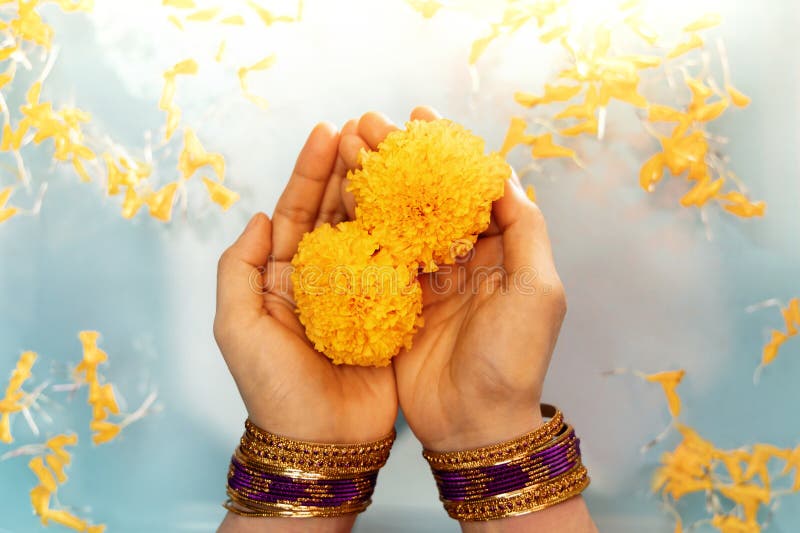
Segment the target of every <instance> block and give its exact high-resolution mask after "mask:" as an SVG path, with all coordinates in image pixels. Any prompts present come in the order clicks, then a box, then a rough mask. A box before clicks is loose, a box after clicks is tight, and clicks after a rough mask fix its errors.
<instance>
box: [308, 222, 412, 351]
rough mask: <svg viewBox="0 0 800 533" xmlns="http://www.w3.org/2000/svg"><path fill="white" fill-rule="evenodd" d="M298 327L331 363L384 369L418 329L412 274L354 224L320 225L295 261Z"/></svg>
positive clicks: (309, 237)
mask: <svg viewBox="0 0 800 533" xmlns="http://www.w3.org/2000/svg"><path fill="white" fill-rule="evenodd" d="M292 266H293V267H294V272H293V273H292V284H293V286H294V299H295V302H296V303H297V312H298V315H299V317H300V322H301V323H302V324H303V326H305V328H306V335H307V336H308V338H309V340H311V342H313V343H314V348H316V349H317V350H318V351H320V352H322V353H324V354H325V355H326V356H328V357H329V358H330V359H332V360H333V362H334V363H336V364H341V363H345V364H351V365H361V366H370V365H373V366H386V365H388V364H389V362H390V360H391V358H392V357H394V356H395V355H397V353H398V352H399V351H400V349H401V348H403V347H406V348H410V347H411V340H412V338H413V336H414V332H415V331H416V330H417V327H419V326H421V325H422V317H421V313H422V290H421V288H420V284H419V282H418V281H417V279H416V276H415V274H416V269H414V268H412V267H409V266H407V265H397V264H396V263H395V262H394V259H393V257H392V256H391V255H390V254H389V253H388V252H386V251H385V250H382V249H381V248H380V247H379V245H378V240H377V239H376V238H375V237H373V236H371V235H370V234H369V233H368V232H367V231H366V230H365V229H364V228H363V227H361V225H360V224H359V223H358V222H343V223H341V224H338V225H337V226H336V227H332V226H331V225H330V224H323V225H321V226H319V227H317V228H316V229H315V230H314V231H312V232H310V233H307V234H306V235H305V236H304V237H303V239H302V240H301V241H300V245H299V246H298V248H297V253H296V254H295V256H294V258H293V259H292Z"/></svg>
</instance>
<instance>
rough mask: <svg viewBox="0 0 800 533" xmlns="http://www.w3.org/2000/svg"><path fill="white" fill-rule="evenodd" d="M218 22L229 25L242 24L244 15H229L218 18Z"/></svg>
mask: <svg viewBox="0 0 800 533" xmlns="http://www.w3.org/2000/svg"><path fill="white" fill-rule="evenodd" d="M220 22H221V23H222V24H228V25H230V26H244V17H243V16H241V15H231V16H229V17H225V18H224V19H222V20H220Z"/></svg>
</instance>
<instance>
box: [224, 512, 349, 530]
mask: <svg viewBox="0 0 800 533" xmlns="http://www.w3.org/2000/svg"><path fill="white" fill-rule="evenodd" d="M355 521H356V516H355V515H349V516H336V517H331V518H280V517H276V518H261V517H249V516H240V515H237V514H234V513H228V514H227V515H226V516H225V520H223V522H222V524H221V525H220V527H219V533H229V532H230V533H234V532H235V533H271V532H273V531H274V532H280V533H346V532H348V531H350V530H351V529H352V528H353V524H354V523H355Z"/></svg>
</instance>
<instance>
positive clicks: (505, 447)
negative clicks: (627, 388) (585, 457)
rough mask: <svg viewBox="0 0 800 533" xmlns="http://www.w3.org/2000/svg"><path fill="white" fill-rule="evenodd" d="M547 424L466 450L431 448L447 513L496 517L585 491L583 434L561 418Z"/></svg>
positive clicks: (431, 460) (464, 517) (471, 517)
mask: <svg viewBox="0 0 800 533" xmlns="http://www.w3.org/2000/svg"><path fill="white" fill-rule="evenodd" d="M548 409H549V411H550V412H556V413H558V411H557V410H555V409H554V408H552V407H549V406H548ZM548 424H549V425H551V427H550V428H545V427H543V431H542V438H540V439H536V438H531V437H530V436H529V435H531V434H530V433H529V434H527V435H525V436H523V437H519V438H517V439H513V440H510V441H508V442H505V443H500V444H495V445H492V446H490V447H487V448H478V449H474V450H469V451H466V452H430V451H427V450H426V451H425V452H424V455H425V457H426V459H428V461H429V463H431V471H432V472H433V475H434V478H435V480H436V484H437V487H438V489H439V495H440V499H441V500H442V502H443V503H444V506H445V510H446V511H447V512H448V514H449V515H450V516H451V517H453V518H456V519H458V520H462V521H469V520H492V519H496V518H503V517H506V516H514V515H519V514H525V513H530V512H534V511H538V510H541V509H544V508H547V507H549V506H551V505H555V504H557V503H560V502H561V501H564V500H566V499H568V498H571V497H573V496H575V495H577V494H580V493H581V492H582V491H583V490H584V489H585V488H586V486H587V485H588V484H589V477H588V474H587V471H586V468H585V467H584V466H583V464H582V462H581V448H580V439H579V438H578V437H577V436H576V435H575V431H574V430H573V429H572V427H571V426H569V425H568V424H565V423H563V421H562V419H560V418H555V417H553V418H552V419H551V422H548ZM548 424H546V426H547V425H548ZM552 424H558V426H557V427H555V428H554V427H553V426H552ZM545 429H546V430H547V431H544V430H545ZM484 458H485V459H484ZM496 458H501V459H500V460H497V459H496ZM492 461H496V462H492Z"/></svg>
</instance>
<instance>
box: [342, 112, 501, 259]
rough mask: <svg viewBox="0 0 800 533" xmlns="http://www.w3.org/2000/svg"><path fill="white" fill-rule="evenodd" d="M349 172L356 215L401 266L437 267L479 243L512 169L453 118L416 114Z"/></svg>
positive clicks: (366, 154) (367, 153) (366, 153)
mask: <svg viewBox="0 0 800 533" xmlns="http://www.w3.org/2000/svg"><path fill="white" fill-rule="evenodd" d="M360 163H361V168H360V169H358V170H355V171H352V172H350V173H349V175H348V177H349V179H350V185H349V190H350V191H352V192H353V194H354V195H355V199H356V219H357V220H359V221H360V222H361V224H362V225H363V226H364V228H365V229H366V230H367V231H368V232H369V233H370V234H371V235H373V236H374V237H375V238H376V239H377V241H378V242H379V243H380V245H381V249H382V250H387V251H389V252H390V253H391V254H392V255H393V256H395V258H396V262H397V263H399V264H407V265H418V266H420V267H422V269H423V270H424V271H425V272H433V271H435V270H436V269H437V266H436V265H437V264H450V263H453V262H454V261H455V258H456V257H457V256H459V255H461V254H463V253H466V252H468V251H469V250H471V249H472V246H473V245H474V244H475V241H476V240H477V236H478V234H479V233H481V232H482V231H484V230H485V229H486V228H487V227H488V226H489V218H490V215H491V210H492V202H493V201H495V200H497V199H498V198H500V197H501V196H503V188H504V184H505V180H506V179H508V178H509V176H510V175H511V168H510V167H509V166H508V164H507V163H506V162H505V161H503V158H502V157H501V156H500V155H498V154H497V153H492V154H490V155H486V154H484V141H483V139H481V138H480V137H478V136H476V135H473V134H472V133H471V132H469V131H468V130H467V129H465V128H464V127H462V126H460V125H458V124H455V123H453V122H451V121H449V120H445V119H441V120H434V121H431V122H425V121H419V120H414V121H411V122H408V123H407V124H406V129H405V130H398V131H395V132H392V133H390V134H389V135H387V136H386V139H385V140H384V141H383V142H382V143H381V144H380V145H378V150H377V151H374V152H367V151H362V152H361V157H360Z"/></svg>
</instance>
